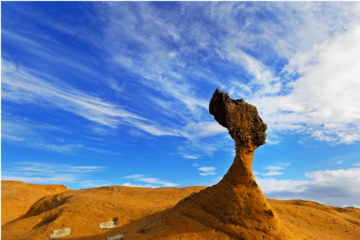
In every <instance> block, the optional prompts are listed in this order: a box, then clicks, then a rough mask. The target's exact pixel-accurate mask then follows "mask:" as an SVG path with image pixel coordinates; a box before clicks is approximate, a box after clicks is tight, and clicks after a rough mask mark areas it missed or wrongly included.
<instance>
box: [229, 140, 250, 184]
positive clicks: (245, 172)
mask: <svg viewBox="0 0 360 240" xmlns="http://www.w3.org/2000/svg"><path fill="white" fill-rule="evenodd" d="M233 139H234V140H235V150H236V156H235V158H234V162H233V164H232V165H231V167H230V169H229V171H228V172H227V173H226V174H225V176H224V178H223V180H222V181H226V182H227V183H228V184H229V183H230V184H239V183H240V184H249V183H252V182H253V181H255V178H254V174H253V171H252V168H251V165H252V162H253V157H254V152H255V149H256V147H255V146H253V145H252V144H251V143H248V144H246V145H245V144H243V143H240V141H239V139H238V138H237V137H236V136H233Z"/></svg>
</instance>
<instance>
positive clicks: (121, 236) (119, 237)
mask: <svg viewBox="0 0 360 240" xmlns="http://www.w3.org/2000/svg"><path fill="white" fill-rule="evenodd" d="M125 236H126V235H125V234H118V235H115V236H112V237H107V238H106V240H116V239H122V238H124V237H125Z"/></svg>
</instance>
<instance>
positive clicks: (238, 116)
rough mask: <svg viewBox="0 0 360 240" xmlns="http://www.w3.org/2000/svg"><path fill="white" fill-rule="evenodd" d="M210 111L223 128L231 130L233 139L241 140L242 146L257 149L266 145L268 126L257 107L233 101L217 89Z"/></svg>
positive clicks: (241, 101) (240, 101) (239, 100)
mask: <svg viewBox="0 0 360 240" xmlns="http://www.w3.org/2000/svg"><path fill="white" fill-rule="evenodd" d="M209 111H210V114H211V115H213V116H214V117H215V120H216V121H218V122H219V124H220V125H221V126H223V127H226V128H227V129H228V130H229V133H230V135H231V137H233V136H236V137H237V138H238V139H239V140H240V144H244V145H248V144H250V143H252V144H253V145H254V146H256V147H258V146H260V145H263V144H265V138H266V133H265V130H266V128H267V126H266V124H265V123H264V122H263V121H262V119H261V118H260V116H259V114H258V112H257V109H256V107H255V106H253V105H251V104H248V103H246V102H244V100H243V99H237V100H234V99H231V98H230V97H229V96H228V95H227V93H225V92H220V90H219V89H218V88H217V89H216V90H215V92H214V94H213V96H212V98H211V101H210V105H209ZM233 138H234V137H233Z"/></svg>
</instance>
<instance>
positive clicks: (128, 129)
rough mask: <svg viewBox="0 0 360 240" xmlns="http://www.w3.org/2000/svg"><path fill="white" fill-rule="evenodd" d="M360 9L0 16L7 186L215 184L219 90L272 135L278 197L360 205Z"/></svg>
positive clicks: (93, 9)
mask: <svg viewBox="0 0 360 240" xmlns="http://www.w3.org/2000/svg"><path fill="white" fill-rule="evenodd" d="M359 23H360V4H359V3H358V2H2V3H1V90H2V91H1V99H2V102H1V126H2V128H1V130H2V134H1V177H2V180H19V181H25V182H29V183H37V184H64V185H66V186H67V187H68V188H71V189H81V188H91V187H97V186H104V185H125V186H144V187H185V186H192V185H205V186H207V185H209V186H210V185H213V184H214V183H217V182H218V181H219V180H220V179H221V178H222V176H223V175H224V174H225V173H226V172H227V170H228V168H229V167H230V165H231V163H232V161H233V158H234V153H235V151H234V142H233V140H232V139H231V138H230V137H229V135H228V133H227V130H226V129H224V128H223V127H221V126H220V125H218V123H217V122H216V121H215V120H214V118H213V116H211V115H210V114H209V112H208V104H209V101H210V99H211V97H212V94H213V92H214V91H215V89H216V88H220V90H221V91H224V92H227V93H228V94H229V95H230V97H232V98H235V99H238V98H243V99H245V101H246V102H248V103H250V104H253V105H255V106H256V107H257V108H258V111H259V113H260V116H261V117H262V119H263V120H264V122H265V123H266V124H267V125H268V130H267V140H266V144H265V145H264V146H261V147H259V148H258V149H257V151H256V153H255V157H254V163H253V170H254V173H255V177H256V179H257V181H258V183H259V185H260V187H261V189H262V191H263V192H264V194H265V195H266V196H267V197H270V198H277V199H293V198H297V199H299V198H301V199H307V200H314V201H318V202H320V203H324V204H329V205H336V206H357V207H360V188H359V187H358V186H359V184H360V143H359V140H360V94H359V93H360V90H359V89H360V58H359V53H360V24H359Z"/></svg>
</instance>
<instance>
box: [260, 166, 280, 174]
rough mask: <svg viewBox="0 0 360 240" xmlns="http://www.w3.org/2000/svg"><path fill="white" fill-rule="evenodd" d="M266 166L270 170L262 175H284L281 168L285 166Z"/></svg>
mask: <svg viewBox="0 0 360 240" xmlns="http://www.w3.org/2000/svg"><path fill="white" fill-rule="evenodd" d="M264 168H265V169H267V170H270V171H269V172H268V173H264V174H262V176H274V175H282V174H283V173H282V172H280V170H283V169H284V168H283V167H278V166H265V167H264Z"/></svg>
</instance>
